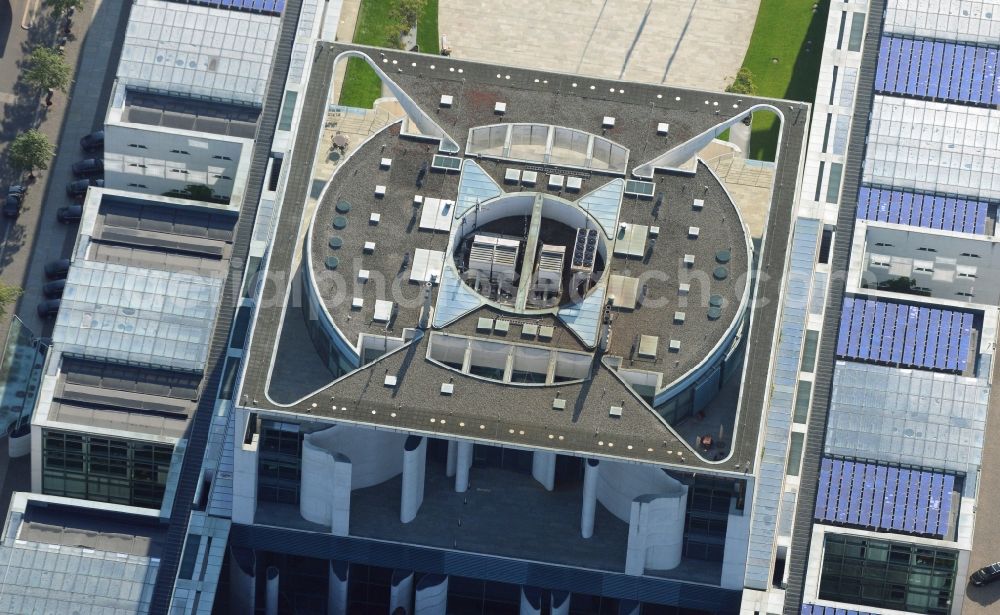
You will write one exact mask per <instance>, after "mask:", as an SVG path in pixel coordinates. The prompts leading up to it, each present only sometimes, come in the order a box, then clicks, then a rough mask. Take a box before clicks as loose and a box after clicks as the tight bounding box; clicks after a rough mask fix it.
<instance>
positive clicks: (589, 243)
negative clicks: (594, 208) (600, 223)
mask: <svg viewBox="0 0 1000 615" xmlns="http://www.w3.org/2000/svg"><path fill="white" fill-rule="evenodd" d="M596 257H597V229H586V228H578V229H576V241H575V242H574V243H573V265H572V267H571V269H572V271H577V272H586V273H590V272H591V271H593V270H594V260H595V258H596Z"/></svg>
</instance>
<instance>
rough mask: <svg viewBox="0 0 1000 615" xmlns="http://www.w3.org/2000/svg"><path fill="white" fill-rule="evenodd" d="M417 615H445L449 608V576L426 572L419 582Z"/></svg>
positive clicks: (416, 600)
mask: <svg viewBox="0 0 1000 615" xmlns="http://www.w3.org/2000/svg"><path fill="white" fill-rule="evenodd" d="M414 603H415V604H414V608H413V612H414V614H415V615H445V614H446V613H447V609H448V577H446V576H444V575H442V574H426V575H424V576H423V578H421V579H420V581H418V582H417V595H416V598H415V600H414Z"/></svg>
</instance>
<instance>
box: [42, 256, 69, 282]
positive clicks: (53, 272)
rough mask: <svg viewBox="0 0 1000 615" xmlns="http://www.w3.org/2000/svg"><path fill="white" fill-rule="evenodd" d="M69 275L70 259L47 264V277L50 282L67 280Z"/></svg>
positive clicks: (61, 259)
mask: <svg viewBox="0 0 1000 615" xmlns="http://www.w3.org/2000/svg"><path fill="white" fill-rule="evenodd" d="M67 273H69V259H68V258H60V259H59V260H55V261H49V262H47V263H45V277H47V278H49V279H50V280H59V279H62V278H65V277H66V274H67Z"/></svg>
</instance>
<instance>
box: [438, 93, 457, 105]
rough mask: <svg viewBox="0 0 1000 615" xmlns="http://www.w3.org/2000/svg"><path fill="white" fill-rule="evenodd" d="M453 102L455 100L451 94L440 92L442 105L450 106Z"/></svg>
mask: <svg viewBox="0 0 1000 615" xmlns="http://www.w3.org/2000/svg"><path fill="white" fill-rule="evenodd" d="M453 102H455V98H454V97H453V96H452V95H451V94H442V95H441V106H442V107H450V106H451V104H452V103H453Z"/></svg>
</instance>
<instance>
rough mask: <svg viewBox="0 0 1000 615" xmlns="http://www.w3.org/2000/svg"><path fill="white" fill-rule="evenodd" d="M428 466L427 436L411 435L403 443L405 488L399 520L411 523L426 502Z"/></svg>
mask: <svg viewBox="0 0 1000 615" xmlns="http://www.w3.org/2000/svg"><path fill="white" fill-rule="evenodd" d="M426 466H427V438H423V437H420V436H410V437H409V438H407V439H406V442H405V443H404V444H403V488H402V494H401V497H400V504H399V520H400V521H401V522H403V523H409V522H410V521H413V520H414V519H415V518H416V517H417V511H418V510H420V505H421V504H423V503H424V470H425V468H426Z"/></svg>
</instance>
